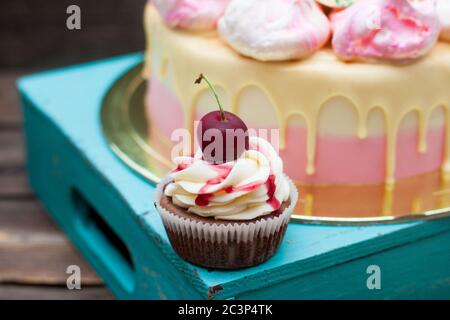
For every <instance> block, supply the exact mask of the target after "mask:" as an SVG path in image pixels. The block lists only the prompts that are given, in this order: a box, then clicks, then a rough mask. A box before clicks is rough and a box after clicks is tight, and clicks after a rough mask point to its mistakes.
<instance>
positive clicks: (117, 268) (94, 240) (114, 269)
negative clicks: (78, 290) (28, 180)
mask: <svg viewBox="0 0 450 320" xmlns="http://www.w3.org/2000/svg"><path fill="white" fill-rule="evenodd" d="M71 193H72V201H73V204H74V206H75V208H76V210H77V211H78V213H79V217H80V219H78V221H77V223H76V229H77V232H78V233H79V235H80V236H81V237H83V238H84V240H85V242H86V243H89V247H90V249H91V251H93V253H94V254H95V256H96V257H97V258H98V259H99V260H100V261H101V263H103V264H104V265H105V266H106V267H107V270H108V271H109V273H110V276H112V277H114V279H115V280H116V282H117V283H118V284H119V285H120V286H121V287H122V289H123V290H124V291H126V292H128V293H132V292H133V291H134V286H135V267H134V264H133V259H132V256H131V253H130V250H129V249H128V247H127V245H126V244H125V242H124V241H123V240H122V239H121V238H120V237H119V236H118V235H117V233H116V232H115V231H114V230H113V229H112V228H111V226H110V225H109V224H108V223H107V222H106V221H105V219H103V217H102V216H101V215H100V214H99V213H98V212H97V210H96V209H95V208H94V206H92V205H91V204H90V203H89V201H88V200H87V199H86V197H84V196H83V194H82V193H81V192H80V191H78V190H77V189H72V192H71Z"/></svg>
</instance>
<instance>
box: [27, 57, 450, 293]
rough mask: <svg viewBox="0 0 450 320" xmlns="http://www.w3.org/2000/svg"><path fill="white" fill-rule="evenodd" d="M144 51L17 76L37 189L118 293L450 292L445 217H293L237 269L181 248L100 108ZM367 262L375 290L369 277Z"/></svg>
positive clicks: (448, 234) (448, 227) (448, 230)
mask: <svg viewBox="0 0 450 320" xmlns="http://www.w3.org/2000/svg"><path fill="white" fill-rule="evenodd" d="M141 62H142V55H141V54H133V55H128V56H123V57H118V58H113V59H109V60H104V61H100V62H94V63H89V64H84V65H80V66H74V67H69V68H65V69H61V70H55V71H50V72H45V73H41V74H35V75H31V76H28V77H25V78H22V79H20V80H19V83H18V87H19V90H20V94H21V97H22V106H23V114H24V132H25V138H26V142H27V144H26V151H27V158H28V164H27V166H28V174H29V180H30V183H31V186H32V188H33V190H34V191H35V193H36V195H37V196H38V197H39V199H40V200H41V201H42V202H43V204H44V205H45V207H46V208H47V210H48V212H49V214H50V215H51V216H52V217H53V218H54V220H55V221H56V222H57V223H58V224H59V225H60V227H61V228H62V229H63V230H64V231H65V232H66V233H67V235H68V236H69V238H70V239H71V240H72V241H73V243H74V244H75V245H76V247H77V248H78V249H79V250H80V252H81V253H82V254H83V255H84V256H85V258H86V259H87V260H88V261H89V263H90V264H91V265H92V266H93V267H94V268H95V270H96V271H97V272H98V274H99V275H100V276H101V277H102V278H103V279H104V281H105V283H106V284H107V285H108V287H109V288H111V290H112V292H113V293H114V294H115V295H116V296H117V297H118V298H122V299H263V298H269V299H270V298H272V299H377V298H383V299H389V298H404V299H410V298H442V299H444V298H448V297H449V296H450V285H449V283H450V220H449V219H441V220H435V221H423V222H414V223H404V224H395V225H378V226H364V227H363V226H324V225H306V224H301V223H291V224H290V226H289V228H288V231H287V234H286V237H285V240H284V241H283V243H282V245H281V247H280V250H279V251H278V252H277V253H276V255H275V256H274V257H273V258H272V259H270V260H269V261H267V262H266V263H264V264H262V265H259V266H256V267H253V268H249V269H245V270H239V271H213V270H207V269H203V268H199V267H196V266H193V265H191V264H189V263H187V262H185V261H184V260H182V259H180V258H179V257H178V256H177V255H176V254H175V252H174V251H173V249H172V247H171V245H170V243H169V242H168V239H167V235H166V233H165V230H164V227H163V225H162V223H161V220H160V218H159V216H158V214H157V213H156V211H155V209H154V207H153V201H154V199H153V196H154V192H155V188H154V186H153V185H152V184H150V183H148V181H147V180H146V179H144V178H141V177H140V176H139V175H136V174H135V173H134V172H133V171H132V170H130V168H129V167H128V166H126V165H125V164H124V163H123V162H122V161H121V160H119V159H118V158H117V157H116V156H115V155H114V154H113V153H112V152H111V150H110V149H109V146H108V143H107V142H106V141H105V139H104V137H103V134H102V128H101V125H100V108H101V103H102V100H103V98H104V96H105V94H106V93H107V92H108V90H109V88H110V87H111V86H112V85H113V84H114V83H115V82H116V81H117V79H119V78H120V77H122V76H123V74H124V73H126V72H127V71H128V70H130V68H132V67H134V66H136V65H138V64H139V63H141ZM370 265H377V266H379V267H380V269H381V273H382V289H381V290H369V289H368V288H367V278H368V276H369V275H368V274H367V272H366V270H367V268H368V267H369V266H370Z"/></svg>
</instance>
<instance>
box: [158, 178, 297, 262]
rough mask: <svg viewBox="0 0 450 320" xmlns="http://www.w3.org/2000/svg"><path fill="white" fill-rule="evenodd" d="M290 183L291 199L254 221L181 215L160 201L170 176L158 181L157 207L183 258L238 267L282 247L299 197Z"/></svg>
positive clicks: (262, 260)
mask: <svg viewBox="0 0 450 320" xmlns="http://www.w3.org/2000/svg"><path fill="white" fill-rule="evenodd" d="M287 179H288V181H289V185H290V199H289V200H290V203H289V205H288V206H287V207H286V208H284V210H283V212H281V213H280V214H278V215H273V214H272V215H267V216H263V217H260V218H258V219H254V220H251V221H238V220H235V221H227V222H226V223H217V222H216V220H214V219H213V218H211V222H206V223H205V222H204V221H199V220H196V219H195V218H192V219H190V218H186V217H182V216H180V215H178V214H176V213H172V212H169V211H168V210H166V209H165V208H163V207H162V206H161V205H160V199H161V197H162V196H163V190H164V187H165V186H166V185H167V184H168V183H169V182H170V181H171V179H170V177H168V178H166V179H164V180H163V181H161V182H160V183H159V184H158V187H157V192H156V208H157V210H158V212H159V214H160V216H161V218H162V221H163V224H164V227H165V229H166V232H167V234H168V236H169V240H170V242H171V244H172V246H173V248H174V250H175V251H176V252H177V253H178V255H180V256H181V257H182V258H183V259H185V260H187V261H189V262H191V263H193V264H196V265H199V266H202V267H207V268H218V269H238V268H244V267H250V266H254V265H257V264H260V263H262V262H264V261H266V260H267V259H269V258H270V257H271V256H273V255H274V253H275V251H276V250H277V248H278V247H279V245H280V243H281V240H282V239H283V236H284V233H285V232H286V228H287V225H288V222H289V219H290V217H291V214H292V211H293V210H294V208H295V205H296V203H297V200H298V194H297V189H296V187H295V185H294V183H293V182H292V181H291V180H290V179H289V178H287Z"/></svg>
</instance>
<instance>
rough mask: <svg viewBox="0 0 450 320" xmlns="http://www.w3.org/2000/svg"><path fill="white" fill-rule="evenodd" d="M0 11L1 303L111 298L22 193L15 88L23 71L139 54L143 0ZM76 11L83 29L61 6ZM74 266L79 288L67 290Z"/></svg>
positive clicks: (27, 1) (40, 4) (23, 3)
mask: <svg viewBox="0 0 450 320" xmlns="http://www.w3.org/2000/svg"><path fill="white" fill-rule="evenodd" d="M1 2H2V3H1V7H0V299H111V298H112V296H111V294H110V293H109V292H108V290H107V289H105V288H104V286H103V284H102V282H101V280H100V279H99V278H98V277H97V276H96V274H95V273H94V272H93V271H92V270H91V269H90V268H89V266H88V265H87V264H86V262H84V260H83V258H82V257H81V256H80V255H79V254H78V253H77V252H76V250H75V249H74V248H73V247H72V246H71V244H70V243H69V242H68V240H67V239H66V237H65V236H64V234H63V233H62V232H61V231H59V230H58V228H57V226H55V224H54V223H53V222H52V221H51V220H50V218H49V217H48V216H47V215H46V214H45V209H44V208H42V206H41V205H40V203H38V202H37V201H36V199H35V198H34V196H33V194H32V192H31V191H30V190H29V188H28V184H27V181H26V172H25V163H24V161H25V158H24V152H23V145H22V143H23V142H22V134H21V114H20V108H19V100H18V94H17V92H16V89H15V81H16V79H17V77H19V76H21V75H23V74H24V73H30V72H34V71H36V70H43V69H47V68H55V67H60V66H65V65H70V64H74V63H80V62H84V61H89V60H94V59H100V58H103V57H109V56H114V55H119V54H123V53H128V52H134V51H140V50H143V49H144V46H145V41H144V33H143V30H142V15H143V7H144V4H145V2H146V0H71V1H66V0H11V1H1ZM71 4H75V5H78V6H79V7H80V8H81V27H82V29H81V30H74V31H71V30H68V29H67V28H66V19H67V16H68V15H67V14H66V8H67V7H68V6H69V5H71ZM73 264H75V265H79V266H80V267H81V272H82V290H68V289H67V288H66V279H67V276H68V275H67V274H66V268H67V266H69V265H73Z"/></svg>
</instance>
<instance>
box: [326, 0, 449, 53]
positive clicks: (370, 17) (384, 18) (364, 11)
mask: <svg viewBox="0 0 450 320" xmlns="http://www.w3.org/2000/svg"><path fill="white" fill-rule="evenodd" d="M331 26H332V30H333V41H332V45H333V49H334V51H335V52H336V54H337V55H338V56H339V57H340V58H341V59H343V60H363V61H370V60H378V59H380V60H412V59H417V58H419V57H422V56H424V55H426V54H427V53H429V52H430V51H431V49H432V48H433V47H434V45H435V44H436V42H437V40H438V37H439V32H440V22H439V17H438V15H437V11H436V2H435V0H421V1H411V0H365V1H358V2H356V3H355V4H354V5H352V6H350V7H348V8H347V9H344V10H342V11H339V12H337V13H335V14H333V15H332V16H331Z"/></svg>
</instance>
